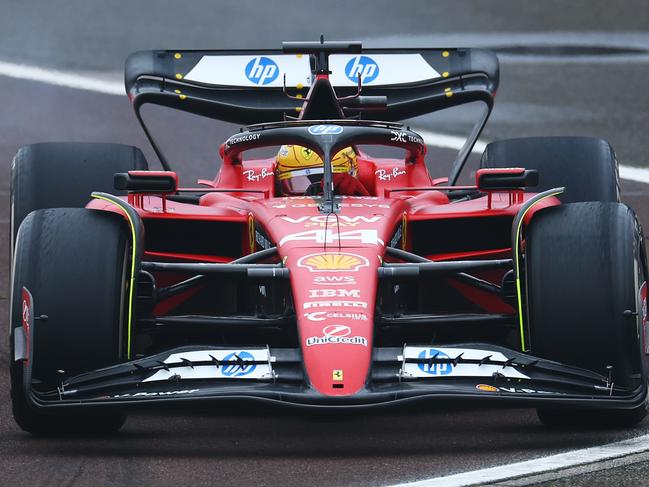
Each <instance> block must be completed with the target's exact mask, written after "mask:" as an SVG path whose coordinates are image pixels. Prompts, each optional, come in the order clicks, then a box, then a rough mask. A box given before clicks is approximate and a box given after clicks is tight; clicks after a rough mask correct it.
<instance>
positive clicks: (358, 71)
mask: <svg viewBox="0 0 649 487" xmlns="http://www.w3.org/2000/svg"><path fill="white" fill-rule="evenodd" d="M345 74H346V75H347V78H349V80H350V81H353V82H354V83H357V82H358V75H360V76H361V82H362V83H363V84H367V83H371V82H372V81H374V80H375V79H376V77H377V76H378V75H379V65H378V64H376V61H374V59H372V58H371V57H369V56H354V57H353V58H351V59H350V60H349V62H348V63H347V66H345Z"/></svg>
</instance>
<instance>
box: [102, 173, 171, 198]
mask: <svg viewBox="0 0 649 487" xmlns="http://www.w3.org/2000/svg"><path fill="white" fill-rule="evenodd" d="M114 185H115V189H120V190H123V191H129V192H133V193H159V194H169V193H175V192H176V190H177V189H178V175H177V174H176V173H175V172H173V171H129V172H127V173H126V172H120V173H116V174H115V176H114Z"/></svg>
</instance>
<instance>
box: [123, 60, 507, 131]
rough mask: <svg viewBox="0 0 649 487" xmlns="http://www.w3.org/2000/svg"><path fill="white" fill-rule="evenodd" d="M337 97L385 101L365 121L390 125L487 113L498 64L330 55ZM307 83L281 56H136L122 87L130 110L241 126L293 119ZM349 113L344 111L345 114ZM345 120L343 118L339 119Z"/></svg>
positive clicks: (310, 72) (308, 69)
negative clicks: (461, 112)
mask: <svg viewBox="0 0 649 487" xmlns="http://www.w3.org/2000/svg"><path fill="white" fill-rule="evenodd" d="M329 69H330V72H331V74H330V76H329V80H330V82H331V85H332V86H333V87H334V89H335V90H336V94H337V95H338V96H350V95H353V94H354V92H355V91H356V87H357V83H358V81H357V78H358V76H359V75H360V77H361V81H362V85H363V89H362V91H363V95H364V96H365V95H368V96H386V97H387V106H386V108H385V110H383V111H381V112H378V113H373V114H372V118H373V119H379V120H383V121H398V120H403V119H404V118H410V117H415V116H418V115H423V114H425V113H430V112H433V111H437V110H440V109H443V108H447V107H449V106H454V105H458V104H463V103H468V102H471V101H475V100H482V101H484V102H486V103H487V104H489V105H491V104H492V102H493V97H494V95H495V93H496V89H497V87H498V59H497V57H496V56H495V54H493V53H492V52H490V51H486V50H482V49H363V50H362V52H360V53H358V54H349V53H344V54H331V55H330V56H329ZM314 78H315V74H314V59H313V56H312V55H306V54H305V55H303V54H287V53H285V52H283V51H282V50H256V51H250V50H235V51H225V50H211V51H140V52H136V53H134V54H132V55H131V56H129V58H128V59H127V61H126V71H125V83H126V91H127V93H128V95H129V98H130V99H131V101H132V102H133V104H134V107H135V109H136V110H138V109H139V107H140V106H141V105H142V104H145V103H153V104H157V105H163V106H168V107H171V108H176V109H179V110H184V111H187V112H191V113H195V114H199V115H203V116H206V117H210V118H215V119H218V120H223V121H226V122H231V123H238V124H242V125H248V124H254V123H260V122H275V121H279V120H283V119H284V118H285V115H287V116H293V117H295V116H298V115H299V112H300V110H301V108H302V102H301V101H300V100H299V99H290V98H289V97H287V96H286V94H285V93H284V83H285V86H286V92H287V93H288V94H290V95H292V96H299V95H301V96H302V97H304V96H306V94H307V92H308V90H309V88H310V86H311V84H312V83H313V81H314ZM351 111H352V110H350V112H351ZM346 115H347V113H346Z"/></svg>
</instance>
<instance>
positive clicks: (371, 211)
mask: <svg viewBox="0 0 649 487" xmlns="http://www.w3.org/2000/svg"><path fill="white" fill-rule="evenodd" d="M497 83H498V61H497V58H496V57H495V55H493V54H492V53H490V52H488V51H483V50H475V49H446V50H442V49H420V50H408V49H399V50H379V49H374V50H362V49H361V45H360V43H355V42H324V41H322V40H321V41H320V42H300V43H285V44H284V46H283V49H282V50H275V51H273V50H267V51H258V52H252V51H152V52H139V53H136V54H134V55H132V56H131V57H130V58H129V59H128V61H127V64H126V89H127V92H128V95H129V98H130V100H131V101H132V103H133V105H134V107H135V110H136V114H137V116H138V119H139V120H140V121H141V117H140V107H141V106H142V105H143V104H147V103H153V104H158V105H163V106H167V107H171V108H174V109H179V110H185V111H188V112H191V113H195V114H200V115H204V116H207V117H211V118H214V119H218V120H223V121H227V122H234V123H239V124H243V125H246V124H254V125H247V126H246V127H245V128H243V129H242V130H241V131H240V132H239V133H237V134H235V135H233V136H231V137H230V138H229V139H227V140H226V141H225V142H224V143H223V144H222V145H221V148H220V155H221V157H222V160H223V163H222V166H221V169H220V171H219V173H218V175H217V176H216V178H215V179H214V180H213V181H207V182H206V181H203V186H202V187H198V188H184V187H179V185H178V178H177V176H176V173H175V172H172V171H171V169H170V168H169V165H168V164H167V162H166V159H165V158H164V155H163V154H162V153H161V151H160V150H159V148H158V145H157V144H156V142H155V140H154V139H153V138H151V137H150V134H149V132H148V131H147V130H146V127H144V125H143V127H144V128H145V131H146V133H147V136H149V138H150V140H151V143H152V145H153V148H154V149H155V151H156V153H157V154H158V156H159V158H160V160H161V162H162V165H163V167H164V169H165V170H164V171H150V170H148V166H147V162H146V161H145V159H144V157H143V155H142V153H141V152H140V151H139V150H138V149H136V148H134V147H128V146H121V145H115V144H66V143H56V144H36V145H31V146H28V147H24V148H22V149H21V150H20V151H19V153H18V154H17V156H16V158H15V160H14V163H13V167H12V195H11V203H12V231H11V235H12V238H13V239H14V242H12V249H13V271H12V311H11V345H12V360H11V365H10V367H11V380H12V382H11V387H12V391H11V395H12V400H13V411H14V416H15V418H16V421H17V422H18V424H19V425H20V426H21V427H22V428H23V429H25V430H27V431H31V432H34V433H49V434H65V433H70V432H80V431H84V432H94V433H99V432H106V431H113V430H115V429H117V428H119V426H120V425H121V424H122V422H123V418H124V413H125V412H126V411H128V410H129V409H130V408H136V407H137V408H142V407H148V406H150V407H157V406H161V405H163V404H183V405H185V404H188V405H194V404H196V405H198V404H205V403H210V404H213V405H214V406H215V407H216V406H217V405H219V404H222V403H232V402H237V401H241V402H247V403H253V402H256V403H258V404H260V405H261V406H262V407H267V406H271V405H283V406H291V407H296V408H302V409H317V408H321V409H322V408H324V409H340V410H345V409H347V408H355V409H358V408H363V407H364V408H375V407H378V406H386V405H399V404H416V405H417V407H420V408H426V407H430V405H431V404H433V403H444V402H449V401H454V402H457V401H465V402H471V401H476V402H477V401H482V403H483V404H486V403H489V404H494V405H503V406H505V405H517V406H530V407H536V408H537V409H538V412H539V416H540V419H541V421H543V422H544V423H545V424H547V425H551V426H561V425H566V424H569V425H576V424H580V425H608V426H610V425H620V426H623V425H631V424H635V423H637V422H639V421H640V420H641V419H642V418H643V417H644V415H645V413H646V404H647V402H646V400H647V355H646V354H647V352H648V348H647V347H648V344H647V339H646V337H647V330H646V319H647V312H646V294H647V291H646V280H647V261H646V255H645V248H644V239H643V236H642V231H641V228H640V225H639V224H638V221H637V219H636V217H635V215H634V213H633V211H632V210H631V209H629V208H628V207H627V206H625V205H623V204H621V203H620V201H619V187H618V178H617V162H616V160H615V156H614V153H613V150H612V149H611V147H610V146H609V145H608V144H607V143H606V142H604V141H602V140H598V139H590V138H578V137H542V138H526V139H512V140H502V141H497V142H493V143H491V144H489V145H488V146H487V148H486V150H485V152H484V154H483V157H482V159H481V162H480V165H481V167H480V169H479V170H477V171H476V174H475V184H471V185H465V186H460V185H458V183H457V181H458V177H459V175H460V172H461V171H462V167H463V165H464V162H465V161H466V159H467V156H468V155H469V153H470V152H471V149H472V147H473V145H474V143H475V141H476V140H477V138H478V135H479V134H480V132H481V129H482V127H483V126H484V124H485V122H486V120H487V118H488V115H489V113H490V110H491V107H492V104H493V100H494V95H495V91H496V88H497ZM476 101H477V102H482V103H483V104H484V106H485V107H486V110H485V112H484V116H482V117H481V118H479V119H478V120H477V123H476V126H475V129H474V130H473V132H472V134H471V136H470V137H469V139H468V140H467V142H466V144H465V145H464V147H463V148H462V149H461V150H460V152H459V154H458V156H457V159H456V162H455V164H454V165H453V167H452V170H451V172H450V174H448V173H446V174H432V175H431V174H429V171H428V169H427V166H426V164H425V158H426V152H427V150H426V145H425V143H424V140H423V139H422V137H421V136H420V135H418V134H417V133H416V132H415V131H413V130H410V128H409V127H406V126H404V125H402V124H400V123H398V122H397V121H398V120H403V119H406V118H412V117H416V116H420V115H423V114H426V113H431V112H434V111H440V110H442V109H445V108H448V107H453V106H458V105H461V104H465V103H469V102H476ZM370 110H371V112H369V111H370ZM368 113H371V114H372V115H371V117H369V116H368ZM370 118H371V120H368V119H370ZM376 146H378V147H386V146H387V147H392V148H397V149H399V150H401V153H402V154H403V155H402V156H401V157H398V158H393V157H373V156H370V155H369V153H368V151H367V150H366V148H367V147H376ZM262 147H276V148H278V149H277V152H276V153H274V155H272V156H271V157H267V158H250V157H246V155H247V154H250V151H252V150H253V149H258V148H262ZM427 162H428V163H429V165H430V166H431V167H435V161H434V160H432V161H430V160H429V161H427ZM445 176H448V177H445ZM91 193H92V198H91V199H90V201H88V200H89V198H90V194H91Z"/></svg>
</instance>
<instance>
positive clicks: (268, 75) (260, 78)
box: [246, 56, 279, 86]
mask: <svg viewBox="0 0 649 487" xmlns="http://www.w3.org/2000/svg"><path fill="white" fill-rule="evenodd" d="M278 75H279V68H278V67H277V64H275V61H273V60H272V59H270V58H268V57H266V56H258V57H256V58H252V59H251V60H250V62H249V63H248V64H247V65H246V77H247V78H248V79H249V80H250V81H252V82H253V83H254V84H256V85H259V86H264V85H267V84H268V83H272V82H273V81H275V79H277V76H278Z"/></svg>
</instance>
